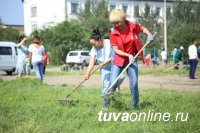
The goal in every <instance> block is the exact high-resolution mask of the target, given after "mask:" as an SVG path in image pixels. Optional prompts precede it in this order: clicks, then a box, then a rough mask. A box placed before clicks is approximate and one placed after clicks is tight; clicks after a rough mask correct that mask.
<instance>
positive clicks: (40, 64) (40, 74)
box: [32, 61, 44, 80]
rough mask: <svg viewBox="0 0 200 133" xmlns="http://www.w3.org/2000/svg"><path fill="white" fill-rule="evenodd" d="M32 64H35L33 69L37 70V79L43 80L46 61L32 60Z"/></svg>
mask: <svg viewBox="0 0 200 133" xmlns="http://www.w3.org/2000/svg"><path fill="white" fill-rule="evenodd" d="M32 65H33V69H34V70H35V73H36V77H37V79H39V80H43V67H44V62H43V61H36V62H32Z"/></svg>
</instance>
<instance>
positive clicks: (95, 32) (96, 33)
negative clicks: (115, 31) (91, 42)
mask: <svg viewBox="0 0 200 133" xmlns="http://www.w3.org/2000/svg"><path fill="white" fill-rule="evenodd" d="M90 39H95V40H100V39H101V33H100V32H99V30H98V29H97V28H96V29H94V30H93V32H92V35H91V36H90Z"/></svg>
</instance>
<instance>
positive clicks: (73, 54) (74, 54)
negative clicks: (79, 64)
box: [69, 52, 78, 56]
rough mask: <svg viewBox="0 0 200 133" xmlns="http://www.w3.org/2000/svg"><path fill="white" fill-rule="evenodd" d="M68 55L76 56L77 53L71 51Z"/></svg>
mask: <svg viewBox="0 0 200 133" xmlns="http://www.w3.org/2000/svg"><path fill="white" fill-rule="evenodd" d="M69 56H78V53H75V52H73V53H70V54H69Z"/></svg>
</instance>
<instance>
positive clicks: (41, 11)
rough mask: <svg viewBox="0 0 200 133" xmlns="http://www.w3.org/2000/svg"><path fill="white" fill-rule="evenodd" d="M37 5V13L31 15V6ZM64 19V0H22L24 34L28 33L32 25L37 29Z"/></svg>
mask: <svg viewBox="0 0 200 133" xmlns="http://www.w3.org/2000/svg"><path fill="white" fill-rule="evenodd" d="M34 6H35V7H37V15H36V16H35V17H31V7H34ZM64 20H65V1H64V0H25V2H24V26H25V34H27V35H30V33H31V32H32V25H34V24H35V25H37V29H41V28H44V27H46V26H51V25H56V24H57V23H60V22H62V21H64Z"/></svg>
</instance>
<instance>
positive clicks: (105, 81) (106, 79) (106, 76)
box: [100, 66, 125, 108]
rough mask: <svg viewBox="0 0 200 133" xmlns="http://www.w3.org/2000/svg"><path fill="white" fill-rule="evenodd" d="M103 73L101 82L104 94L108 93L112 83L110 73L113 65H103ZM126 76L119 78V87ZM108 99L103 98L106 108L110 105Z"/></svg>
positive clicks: (101, 72) (101, 71) (101, 70)
mask: <svg viewBox="0 0 200 133" xmlns="http://www.w3.org/2000/svg"><path fill="white" fill-rule="evenodd" d="M100 74H101V83H102V96H104V95H105V94H106V89H107V88H108V87H109V85H110V74H111V66H107V67H103V68H101V69H100ZM124 79H125V76H124V75H123V76H121V77H120V78H119V80H118V81H117V85H116V86H117V87H119V86H120V85H121V84H122V82H123V81H124ZM108 103H109V101H108V99H106V98H103V107H104V108H106V107H107V106H108Z"/></svg>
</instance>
